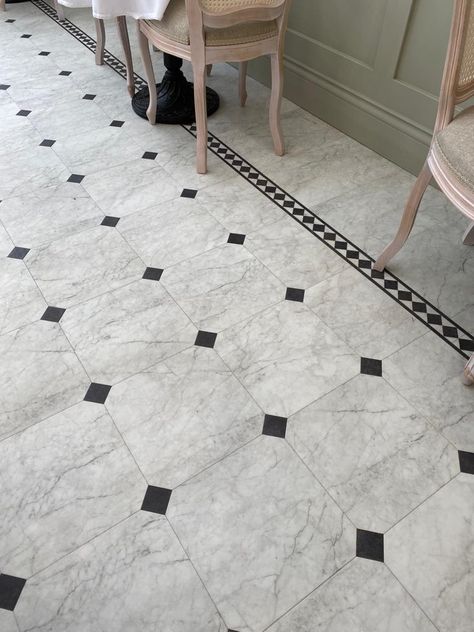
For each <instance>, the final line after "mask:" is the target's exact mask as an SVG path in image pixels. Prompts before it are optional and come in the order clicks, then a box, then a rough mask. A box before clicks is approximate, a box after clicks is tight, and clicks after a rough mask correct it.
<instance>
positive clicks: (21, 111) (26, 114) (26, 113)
mask: <svg viewBox="0 0 474 632" xmlns="http://www.w3.org/2000/svg"><path fill="white" fill-rule="evenodd" d="M28 114H31V110H20V111H19V112H17V113H16V115H17V116H28Z"/></svg>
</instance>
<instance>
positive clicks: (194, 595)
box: [15, 512, 225, 632]
mask: <svg viewBox="0 0 474 632" xmlns="http://www.w3.org/2000/svg"><path fill="white" fill-rule="evenodd" d="M15 614H16V617H17V619H18V622H19V627H20V630H21V631H22V632H26V630H31V632H33V631H35V632H39V631H41V632H46V631H48V632H53V631H54V632H56V631H59V630H67V631H68V632H84V631H85V630H91V631H92V630H114V632H131V631H132V630H138V629H139V630H140V631H142V632H155V631H157V630H163V632H164V631H165V630H166V631H169V632H171V631H173V632H225V626H224V625H223V623H222V620H221V619H220V617H219V615H218V614H217V612H216V610H215V608H214V606H213V604H212V602H211V600H210V598H209V596H208V594H207V593H206V591H205V589H204V587H203V585H202V584H201V582H200V580H199V577H198V576H197V574H196V572H195V570H194V569H193V567H192V565H191V563H190V562H189V560H188V559H187V558H186V555H185V553H184V551H183V549H182V548H181V546H180V544H179V542H178V540H177V539H176V536H175V535H174V534H173V532H172V530H171V529H170V527H169V525H168V523H167V521H166V518H165V517H164V516H157V515H156V514H151V513H147V512H138V513H137V514H135V515H134V516H132V517H130V518H129V519H127V520H125V521H124V522H122V523H120V524H119V525H117V526H115V527H114V528H113V529H111V530H109V531H107V532H106V533H104V534H103V535H101V536H99V537H97V538H95V539H93V540H91V541H90V542H89V543H88V544H86V545H84V546H83V547H81V548H80V549H78V550H77V551H75V552H74V553H71V554H70V555H68V556H67V557H65V558H64V559H62V560H60V561H59V562H57V563H56V564H54V565H53V566H50V567H49V568H47V569H46V570H44V571H43V572H41V573H39V574H38V575H35V577H33V578H31V579H30V580H29V581H28V583H27V584H26V586H25V588H24V590H23V594H22V595H21V598H20V600H19V602H18V605H17V607H16V609H15Z"/></svg>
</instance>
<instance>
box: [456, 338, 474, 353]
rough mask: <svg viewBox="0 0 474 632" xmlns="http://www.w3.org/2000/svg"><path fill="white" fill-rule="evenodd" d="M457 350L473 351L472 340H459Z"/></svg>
mask: <svg viewBox="0 0 474 632" xmlns="http://www.w3.org/2000/svg"><path fill="white" fill-rule="evenodd" d="M459 348H460V349H462V350H463V351H471V352H472V351H474V340H464V339H463V338H461V340H460V341H459Z"/></svg>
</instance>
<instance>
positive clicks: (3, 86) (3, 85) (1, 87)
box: [0, 83, 10, 90]
mask: <svg viewBox="0 0 474 632" xmlns="http://www.w3.org/2000/svg"><path fill="white" fill-rule="evenodd" d="M9 87H10V84H8V83H0V90H8V88H9Z"/></svg>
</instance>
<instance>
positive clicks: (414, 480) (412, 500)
mask: <svg viewBox="0 0 474 632" xmlns="http://www.w3.org/2000/svg"><path fill="white" fill-rule="evenodd" d="M286 436H287V439H288V441H289V443H290V444H291V445H292V446H293V447H294V448H295V450H296V451H297V452H298V454H299V455H300V456H301V457H302V459H303V460H304V462H305V463H306V465H308V467H309V468H310V469H311V471H312V472H313V473H314V475H315V476H316V478H317V479H318V480H319V481H320V482H321V484H322V485H323V486H324V488H325V489H326V490H327V491H328V492H329V493H330V494H331V496H332V497H333V498H334V499H335V500H336V502H337V503H338V505H339V506H340V507H341V508H342V509H343V511H344V512H345V513H346V514H347V515H348V516H349V518H350V519H351V520H352V522H353V523H354V524H355V525H356V526H357V527H358V528H359V529H366V530H368V531H376V532H377V533H383V532H384V531H386V530H387V529H388V528H390V527H392V526H393V525H394V524H395V523H396V522H398V521H399V520H400V519H401V518H403V516H405V515H406V514H408V513H409V512H410V511H411V510H412V509H414V508H415V507H416V506H417V505H419V504H420V503H421V502H423V501H424V500H425V499H426V498H428V496H430V495H431V494H433V493H434V492H435V491H436V490H437V489H439V488H440V487H441V486H442V485H444V484H445V483H447V482H448V481H449V480H450V479H451V478H453V477H454V476H455V475H456V474H457V473H458V472H459V462H458V455H457V451H456V450H455V449H454V448H453V447H452V446H451V444H449V443H448V441H447V440H446V439H445V438H444V437H442V436H441V435H440V434H439V433H438V432H436V431H435V430H434V429H433V428H432V426H430V424H428V422H427V421H426V420H425V419H424V418H423V417H422V416H421V415H420V414H419V413H417V411H416V410H415V409H414V408H413V407H412V406H410V405H409V404H407V402H406V401H405V400H404V399H403V398H402V397H401V396H400V395H398V393H396V391H394V390H393V389H392V388H391V387H390V386H389V385H388V384H387V383H386V382H385V381H384V380H381V379H380V378H377V377H373V376H367V375H358V376H357V377H355V378H354V379H352V380H350V381H349V382H346V384H343V385H342V386H340V387H339V388H337V389H335V390H334V391H332V392H331V393H329V394H328V395H326V396H325V397H322V398H321V399H319V400H318V401H317V402H315V403H314V404H311V406H308V407H307V408H305V409H304V410H302V411H300V412H299V413H297V414H296V415H295V416H294V417H291V418H290V420H289V422H288V429H287V434H286Z"/></svg>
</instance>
